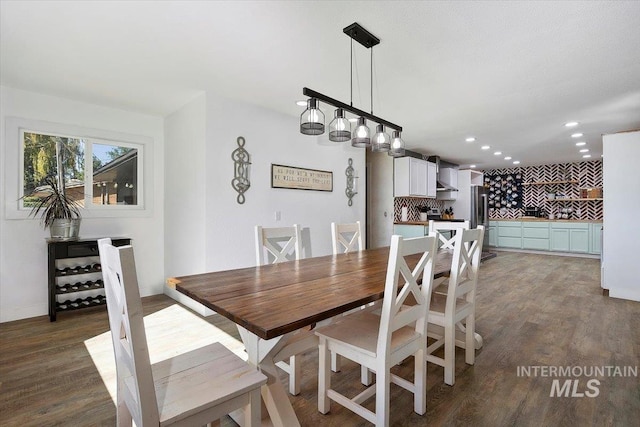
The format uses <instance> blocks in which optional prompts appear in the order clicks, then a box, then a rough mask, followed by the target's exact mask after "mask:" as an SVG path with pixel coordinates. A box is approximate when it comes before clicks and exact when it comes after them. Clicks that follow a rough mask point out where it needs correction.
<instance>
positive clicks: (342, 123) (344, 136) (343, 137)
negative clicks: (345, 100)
mask: <svg viewBox="0 0 640 427" xmlns="http://www.w3.org/2000/svg"><path fill="white" fill-rule="evenodd" d="M350 139H351V123H350V122H349V120H347V118H346V117H345V116H344V110H343V109H342V108H338V109H336V112H335V117H334V118H333V120H332V121H331V123H329V140H330V141H334V142H345V141H348V140H350Z"/></svg>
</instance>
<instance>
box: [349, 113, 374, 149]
mask: <svg viewBox="0 0 640 427" xmlns="http://www.w3.org/2000/svg"><path fill="white" fill-rule="evenodd" d="M351 145H352V146H353V147H358V148H367V147H370V146H371V131H370V130H369V127H368V126H367V119H365V118H364V117H360V118H358V125H357V126H356V128H355V129H354V130H353V135H352V138H351Z"/></svg>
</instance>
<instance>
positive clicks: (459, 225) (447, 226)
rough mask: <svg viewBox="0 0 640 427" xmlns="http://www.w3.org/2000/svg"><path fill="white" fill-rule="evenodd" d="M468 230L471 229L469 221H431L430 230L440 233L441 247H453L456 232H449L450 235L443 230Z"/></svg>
mask: <svg viewBox="0 0 640 427" xmlns="http://www.w3.org/2000/svg"><path fill="white" fill-rule="evenodd" d="M461 229H462V230H468V229H469V221H468V220H465V221H435V220H430V221H429V232H432V231H434V232H436V233H438V239H439V240H440V242H439V244H438V245H439V246H440V249H453V244H454V237H455V235H454V233H449V235H448V236H445V235H444V234H443V233H442V232H443V231H447V232H451V231H457V230H461Z"/></svg>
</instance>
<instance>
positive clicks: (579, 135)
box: [571, 132, 582, 138]
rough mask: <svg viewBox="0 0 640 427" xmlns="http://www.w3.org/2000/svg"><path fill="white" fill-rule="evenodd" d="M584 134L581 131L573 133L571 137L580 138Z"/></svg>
mask: <svg viewBox="0 0 640 427" xmlns="http://www.w3.org/2000/svg"><path fill="white" fill-rule="evenodd" d="M581 136H582V134H581V133H580V132H578V133H573V134H571V138H580V137H581Z"/></svg>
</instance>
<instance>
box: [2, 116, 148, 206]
mask: <svg viewBox="0 0 640 427" xmlns="http://www.w3.org/2000/svg"><path fill="white" fill-rule="evenodd" d="M25 132H27V133H29V132H31V133H37V134H45V135H52V136H61V137H66V138H77V139H81V140H84V142H85V147H84V174H85V178H84V188H85V195H84V202H85V206H84V207H82V208H81V212H82V216H83V218H112V217H140V216H149V215H150V214H151V212H150V209H149V206H150V191H148V188H147V187H148V186H147V185H146V182H147V180H148V179H149V177H150V176H152V175H151V171H150V169H151V167H150V166H151V165H148V164H147V161H146V159H147V157H148V158H153V157H152V153H151V151H152V146H153V144H152V142H153V139H152V138H150V137H146V136H140V135H130V134H124V133H118V132H112V131H106V130H99V129H91V128H83V127H79V126H73V125H67V124H61V123H51V122H43V121H37V120H29V119H20V118H14V117H10V118H7V119H6V132H5V138H6V140H5V144H4V148H5V152H4V154H5V155H4V156H3V157H4V170H5V182H4V187H5V191H4V193H5V211H6V218H7V219H27V218H29V212H30V211H31V208H29V207H24V205H23V201H22V199H21V198H22V196H23V191H24V173H25V171H24V133H25ZM93 144H102V145H112V146H121V147H127V148H134V149H137V150H138V153H137V156H138V159H137V169H138V171H137V183H136V186H137V204H136V205H118V204H109V205H101V204H94V203H93V191H94V189H93V158H92V154H93ZM88 187H91V190H90V191H88V190H87V189H88Z"/></svg>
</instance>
